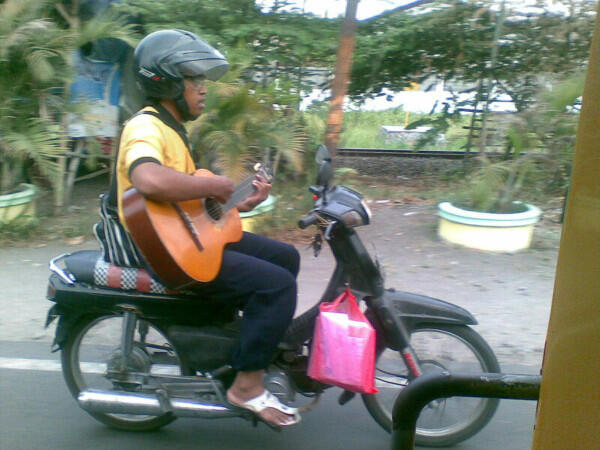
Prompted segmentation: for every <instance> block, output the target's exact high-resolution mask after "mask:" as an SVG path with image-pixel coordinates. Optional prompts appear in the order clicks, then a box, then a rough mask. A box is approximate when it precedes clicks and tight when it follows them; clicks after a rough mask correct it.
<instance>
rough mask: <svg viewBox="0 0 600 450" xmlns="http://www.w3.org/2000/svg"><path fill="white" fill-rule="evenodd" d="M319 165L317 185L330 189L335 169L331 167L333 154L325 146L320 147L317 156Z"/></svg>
mask: <svg viewBox="0 0 600 450" xmlns="http://www.w3.org/2000/svg"><path fill="white" fill-rule="evenodd" d="M315 160H316V161H317V164H319V173H318V174H317V185H318V186H324V187H326V188H327V187H328V186H329V182H330V181H331V179H332V178H333V167H332V165H331V154H330V153H329V150H328V149H327V147H325V146H324V145H320V146H319V148H318V149H317V154H316V156H315Z"/></svg>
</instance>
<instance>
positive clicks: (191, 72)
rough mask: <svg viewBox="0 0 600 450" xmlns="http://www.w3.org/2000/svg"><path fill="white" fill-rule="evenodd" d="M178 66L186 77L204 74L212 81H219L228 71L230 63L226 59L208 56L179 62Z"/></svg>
mask: <svg viewBox="0 0 600 450" xmlns="http://www.w3.org/2000/svg"><path fill="white" fill-rule="evenodd" d="M177 68H178V69H179V72H180V73H181V74H182V75H183V76H184V77H199V76H203V77H205V78H206V79H208V80H210V81H217V80H218V79H219V78H221V77H222V76H223V75H225V74H226V73H227V71H228V70H229V64H227V61H225V59H221V58H210V59H209V58H207V59H197V60H194V61H185V62H182V63H179V64H177Z"/></svg>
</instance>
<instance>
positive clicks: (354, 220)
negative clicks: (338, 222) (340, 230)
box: [341, 200, 372, 227]
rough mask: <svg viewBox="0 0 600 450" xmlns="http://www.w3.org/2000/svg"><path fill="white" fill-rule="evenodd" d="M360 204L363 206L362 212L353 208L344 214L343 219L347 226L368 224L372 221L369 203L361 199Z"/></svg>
mask: <svg viewBox="0 0 600 450" xmlns="http://www.w3.org/2000/svg"><path fill="white" fill-rule="evenodd" d="M360 206H361V207H362V211H360V212H359V211H357V210H355V209H353V210H350V211H348V212H346V213H344V214H342V216H341V219H342V222H344V224H345V225H346V226H349V227H359V226H361V225H367V224H368V223H370V222H371V216H372V214H371V209H370V208H369V206H368V205H367V203H366V202H365V201H364V200H361V202H360Z"/></svg>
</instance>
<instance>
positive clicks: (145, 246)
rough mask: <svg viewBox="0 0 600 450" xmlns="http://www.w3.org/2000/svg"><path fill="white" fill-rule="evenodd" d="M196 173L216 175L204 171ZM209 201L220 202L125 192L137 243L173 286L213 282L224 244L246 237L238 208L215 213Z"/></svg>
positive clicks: (127, 213) (125, 206) (129, 223)
mask: <svg viewBox="0 0 600 450" xmlns="http://www.w3.org/2000/svg"><path fill="white" fill-rule="evenodd" d="M194 176H214V174H213V173H212V172H210V171H208V170H204V169H200V170H198V171H196V172H194ZM209 201H212V202H213V203H215V204H217V202H216V201H215V200H213V199H210V200H206V201H205V200H200V199H198V200H187V201H183V202H178V203H176V204H175V203H167V202H156V201H152V200H149V199H147V198H145V197H144V196H142V195H141V194H140V193H139V192H138V191H137V190H136V189H135V188H131V189H128V190H127V191H126V192H125V193H124V194H123V212H124V215H125V220H126V222H127V227H128V228H129V232H130V233H131V236H132V237H133V240H134V242H135V243H136V245H137V246H138V248H139V249H140V251H141V252H142V254H143V255H144V258H145V259H146V262H147V263H148V264H149V265H150V267H151V268H152V270H153V271H154V272H155V273H156V274H157V275H158V277H159V278H160V280H161V281H163V282H164V283H165V284H166V285H167V286H169V287H171V288H174V289H182V288H185V287H186V286H189V285H191V284H194V283H195V282H198V281H202V282H206V281H211V280H213V279H214V278H215V277H216V276H217V274H218V273H219V270H220V268H221V263H222V261H223V249H224V247H225V245H227V244H228V243H230V242H237V241H239V240H240V239H241V238H242V234H243V232H242V223H241V220H240V216H239V214H238V211H237V209H235V208H231V209H229V210H227V211H226V212H223V213H222V214H221V215H220V217H215V214H209V211H210V210H211V208H212V206H210V203H206V202H209ZM207 205H209V206H207ZM217 205H219V204H217ZM186 222H187V223H186Z"/></svg>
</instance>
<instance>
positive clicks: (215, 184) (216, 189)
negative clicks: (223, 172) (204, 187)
mask: <svg viewBox="0 0 600 450" xmlns="http://www.w3.org/2000/svg"><path fill="white" fill-rule="evenodd" d="M207 179H208V180H210V183H211V191H212V193H211V197H214V198H216V199H217V200H218V201H219V202H221V203H225V202H227V200H229V198H230V197H231V195H232V194H233V191H234V189H235V185H234V184H233V181H231V180H230V179H229V178H227V177H223V176H220V175H215V176H214V177H209V178H207Z"/></svg>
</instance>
